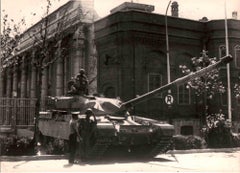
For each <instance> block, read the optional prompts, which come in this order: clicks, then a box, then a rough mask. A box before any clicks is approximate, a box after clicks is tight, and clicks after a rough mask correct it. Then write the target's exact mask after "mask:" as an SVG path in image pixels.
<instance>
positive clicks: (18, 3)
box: [1, 0, 240, 27]
mask: <svg viewBox="0 0 240 173" xmlns="http://www.w3.org/2000/svg"><path fill="white" fill-rule="evenodd" d="M51 1H52V8H51V10H52V11H53V10H55V9H56V8H58V7H60V6H61V5H62V4H64V3H66V2H67V1H68V0H51ZM82 1H93V2H94V3H93V6H94V9H95V10H96V12H97V14H98V15H99V16H100V18H102V17H105V16H107V15H109V14H110V10H111V9H113V8H115V7H116V6H118V5H120V4H122V3H123V2H131V0H82ZM132 1H133V2H136V3H142V4H150V5H154V6H155V11H154V13H158V14H165V12H166V9H167V5H168V3H169V1H170V0H132ZM173 1H174V0H172V2H173ZM176 1H177V2H178V4H179V17H181V18H188V19H192V20H199V19H201V18H202V17H204V16H206V17H207V18H208V19H209V20H214V19H224V17H225V8H224V4H225V1H226V7H227V8H226V9H227V18H232V12H233V11H237V12H238V19H240V0H176ZM45 6H46V0H1V12H2V10H5V14H8V15H9V17H10V18H11V19H14V20H15V21H19V20H20V19H22V18H25V21H26V23H27V26H26V27H29V26H31V25H32V24H34V23H36V22H37V21H38V20H39V19H40V18H41V17H42V16H43V12H44V10H45V9H46V8H45ZM170 11H171V10H170V8H169V10H168V15H170V14H171V12H170ZM32 14H36V15H32Z"/></svg>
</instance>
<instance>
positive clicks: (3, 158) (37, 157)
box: [0, 147, 240, 161]
mask: <svg viewBox="0 0 240 173" xmlns="http://www.w3.org/2000/svg"><path fill="white" fill-rule="evenodd" d="M234 151H240V147H239V148H217V149H191V150H170V151H168V152H167V154H190V153H208V152H228V153H229V152H234ZM67 158H68V157H67V155H35V156H0V161H23V160H25V161H27V160H56V159H67Z"/></svg>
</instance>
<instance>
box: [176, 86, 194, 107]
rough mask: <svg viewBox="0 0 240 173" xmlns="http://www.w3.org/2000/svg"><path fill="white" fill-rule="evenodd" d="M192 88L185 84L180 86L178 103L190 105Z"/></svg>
mask: <svg viewBox="0 0 240 173" xmlns="http://www.w3.org/2000/svg"><path fill="white" fill-rule="evenodd" d="M190 98H191V94H190V88H189V87H188V86H187V85H186V84H184V85H179V86H178V104H180V105H189V104H190V103H191V99H190Z"/></svg>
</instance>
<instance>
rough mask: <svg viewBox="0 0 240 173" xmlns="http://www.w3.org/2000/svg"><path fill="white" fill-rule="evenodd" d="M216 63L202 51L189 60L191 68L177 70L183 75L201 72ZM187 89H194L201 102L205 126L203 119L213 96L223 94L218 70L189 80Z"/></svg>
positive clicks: (214, 59) (207, 112) (185, 67)
mask: <svg viewBox="0 0 240 173" xmlns="http://www.w3.org/2000/svg"><path fill="white" fill-rule="evenodd" d="M216 61H217V58H216V57H214V58H211V57H209V56H208V54H207V51H205V50H203V51H202V53H201V56H200V57H193V58H192V59H191V62H192V66H191V67H187V66H186V65H180V66H179V68H180V69H181V70H182V73H183V74H190V73H194V72H195V71H198V70H201V69H202V68H205V67H207V66H209V65H211V64H214V63H216ZM188 87H191V88H193V89H194V91H195V94H196V96H197V98H201V99H200V100H201V101H202V105H203V109H204V110H203V113H202V114H203V115H202V116H204V117H203V119H202V123H204V124H205V123H206V122H205V118H206V117H207V115H208V114H209V103H210V100H211V99H212V98H213V96H214V95H215V94H217V93H220V94H223V93H224V92H225V87H224V85H223V83H222V81H221V79H220V77H219V70H218V69H214V70H212V71H211V72H208V73H206V74H205V75H203V76H201V77H197V78H195V79H192V80H190V81H189V82H188ZM197 100H199V99H197ZM197 104H199V103H197Z"/></svg>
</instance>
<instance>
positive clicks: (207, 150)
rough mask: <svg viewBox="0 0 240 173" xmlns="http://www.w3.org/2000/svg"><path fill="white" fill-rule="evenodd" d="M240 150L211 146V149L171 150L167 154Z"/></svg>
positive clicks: (238, 149)
mask: <svg viewBox="0 0 240 173" xmlns="http://www.w3.org/2000/svg"><path fill="white" fill-rule="evenodd" d="M234 151H240V147H238V148H210V149H191V150H170V151H168V152H167V154H192V153H209V152H215V153H217V152H224V153H225V152H234Z"/></svg>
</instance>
